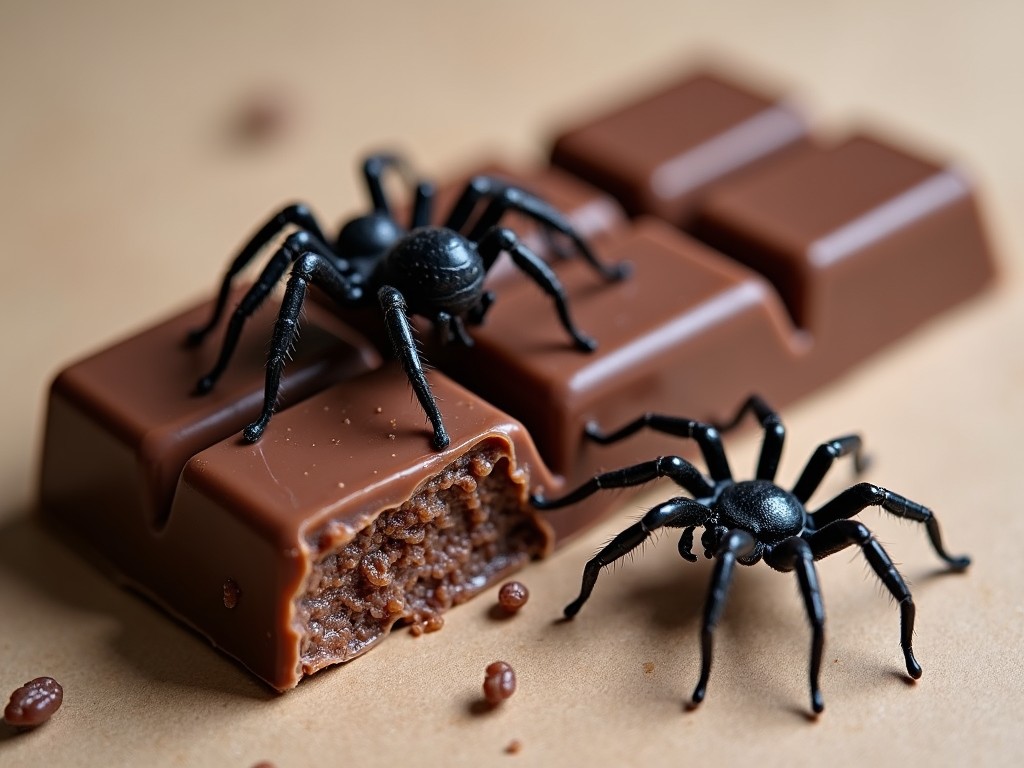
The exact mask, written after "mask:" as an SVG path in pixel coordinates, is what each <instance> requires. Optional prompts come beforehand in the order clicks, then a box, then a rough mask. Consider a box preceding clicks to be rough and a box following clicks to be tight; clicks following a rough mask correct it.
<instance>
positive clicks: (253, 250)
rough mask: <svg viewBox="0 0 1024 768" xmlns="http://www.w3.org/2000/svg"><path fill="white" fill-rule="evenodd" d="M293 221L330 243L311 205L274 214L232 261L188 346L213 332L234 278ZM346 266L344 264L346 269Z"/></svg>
mask: <svg viewBox="0 0 1024 768" xmlns="http://www.w3.org/2000/svg"><path fill="white" fill-rule="evenodd" d="M289 224H291V225H293V226H295V227H297V228H299V229H300V230H304V231H306V232H309V233H310V234H311V235H313V237H315V238H316V239H317V240H319V241H320V242H322V243H326V242H327V238H326V237H325V236H324V232H323V229H321V227H320V224H319V223H318V222H317V220H316V217H315V216H314V215H313V213H312V212H311V211H310V210H309V208H308V207H306V206H305V205H303V204H302V203H293V204H292V205H289V206H286V207H285V208H282V209H281V210H280V211H278V212H277V213H276V214H274V215H273V216H271V217H270V219H269V220H268V221H267V223H266V224H264V225H263V226H262V227H260V228H259V229H258V230H257V231H256V234H254V235H253V236H252V237H251V238H250V239H249V242H247V243H246V244H245V245H244V246H243V247H242V250H241V251H239V252H238V255H237V256H235V258H234V260H232V262H231V265H230V266H229V267H228V271H227V272H226V273H225V274H224V279H223V280H222V281H221V284H220V291H219V292H218V294H217V303H216V304H215V305H214V307H213V314H212V315H211V316H210V319H209V320H207V322H206V324H205V325H203V326H201V327H199V328H194V329H193V330H191V331H189V333H188V336H187V337H186V338H185V343H186V345H187V346H190V347H195V346H198V345H199V344H201V343H202V342H203V340H204V339H205V338H206V337H207V335H208V334H209V333H210V331H212V330H213V329H214V328H215V327H216V325H217V323H218V322H220V319H221V317H222V316H223V314H224V308H225V306H226V305H227V303H228V296H229V295H230V293H231V281H232V280H234V278H235V276H236V275H237V274H238V273H239V272H241V271H242V270H243V269H245V268H246V266H248V264H249V262H250V261H252V260H253V257H255V256H256V254H257V253H259V252H260V250H261V249H262V248H263V246H265V245H266V244H267V243H269V242H270V241H271V240H272V239H273V238H274V237H275V236H276V235H277V234H278V233H279V232H280V231H281V230H282V229H284V228H285V227H287V226H288V225H289ZM344 268H345V267H344V266H342V269H344Z"/></svg>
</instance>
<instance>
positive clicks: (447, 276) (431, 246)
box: [378, 227, 484, 316]
mask: <svg viewBox="0 0 1024 768" xmlns="http://www.w3.org/2000/svg"><path fill="white" fill-rule="evenodd" d="M380 269H381V271H380V274H379V280H378V282H380V283H382V284H386V285H392V286H394V287H395V288H397V289H398V290H399V291H401V293H402V294H403V295H404V296H405V298H406V301H408V302H409V309H410V311H411V312H413V313H415V314H423V315H427V316H430V315H432V314H434V313H435V312H437V311H444V312H448V313H450V314H453V315H455V314H462V313H464V312H467V311H468V310H469V309H470V308H472V307H473V306H474V305H475V304H476V303H477V302H478V301H479V298H480V294H481V293H482V291H483V282H484V264H483V261H482V260H481V258H480V255H479V254H478V253H477V251H476V247H475V246H474V245H473V244H472V243H471V242H470V241H469V240H467V239H466V238H465V237H463V236H462V235H460V234H459V233H457V232H454V231H452V230H450V229H445V228H443V227H422V228H420V229H414V230H413V231H412V232H410V233H409V234H408V235H406V236H405V237H403V238H402V239H401V240H399V241H398V242H397V243H396V244H395V246H394V248H392V249H391V251H390V252H389V253H388V254H387V256H386V257H385V259H384V261H383V262H382V264H381V268H380Z"/></svg>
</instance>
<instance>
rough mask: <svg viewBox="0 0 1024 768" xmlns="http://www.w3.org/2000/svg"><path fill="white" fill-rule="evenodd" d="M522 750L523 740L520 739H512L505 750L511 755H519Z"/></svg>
mask: <svg viewBox="0 0 1024 768" xmlns="http://www.w3.org/2000/svg"><path fill="white" fill-rule="evenodd" d="M522 751H523V742H521V741H520V740H519V739H512V741H510V742H509V743H508V744H507V745H506V746H505V752H506V754H509V755H518V754H519V753H520V752H522Z"/></svg>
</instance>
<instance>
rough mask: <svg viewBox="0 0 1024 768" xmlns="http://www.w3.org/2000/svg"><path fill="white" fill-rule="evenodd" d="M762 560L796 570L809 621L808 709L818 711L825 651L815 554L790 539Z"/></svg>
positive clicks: (803, 543)
mask: <svg viewBox="0 0 1024 768" xmlns="http://www.w3.org/2000/svg"><path fill="white" fill-rule="evenodd" d="M764 560H765V562H766V563H767V564H768V565H770V566H771V567H772V568H774V569H776V570H777V571H783V572H789V571H794V570H795V571H796V577H797V581H798V582H799V584H800V594H801V595H802V596H803V598H804V607H805V608H806V609H807V618H808V620H809V621H810V622H811V670H810V677H811V709H813V710H814V711H815V712H821V711H822V710H824V709H825V699H824V698H822V695H821V687H820V685H819V683H818V677H819V675H820V673H821V655H822V652H823V651H824V648H825V604H824V602H823V601H822V599H821V588H820V587H819V586H818V572H817V570H816V569H815V567H814V552H813V550H812V549H811V545H810V544H808V543H807V542H806V541H805V540H804V539H801V538H800V537H799V536H793V537H791V538H789V539H785V540H784V541H782V542H780V543H779V544H777V545H775V546H774V547H772V548H771V549H769V550H768V552H767V553H766V554H765V558H764Z"/></svg>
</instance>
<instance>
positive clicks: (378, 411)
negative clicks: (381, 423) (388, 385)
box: [373, 405, 384, 413]
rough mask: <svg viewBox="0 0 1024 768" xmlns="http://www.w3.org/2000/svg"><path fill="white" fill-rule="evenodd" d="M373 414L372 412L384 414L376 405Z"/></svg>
mask: <svg viewBox="0 0 1024 768" xmlns="http://www.w3.org/2000/svg"><path fill="white" fill-rule="evenodd" d="M373 412H374V413H384V409H383V408H381V407H380V406H379V405H378V406H377V407H376V408H374V409H373Z"/></svg>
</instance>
